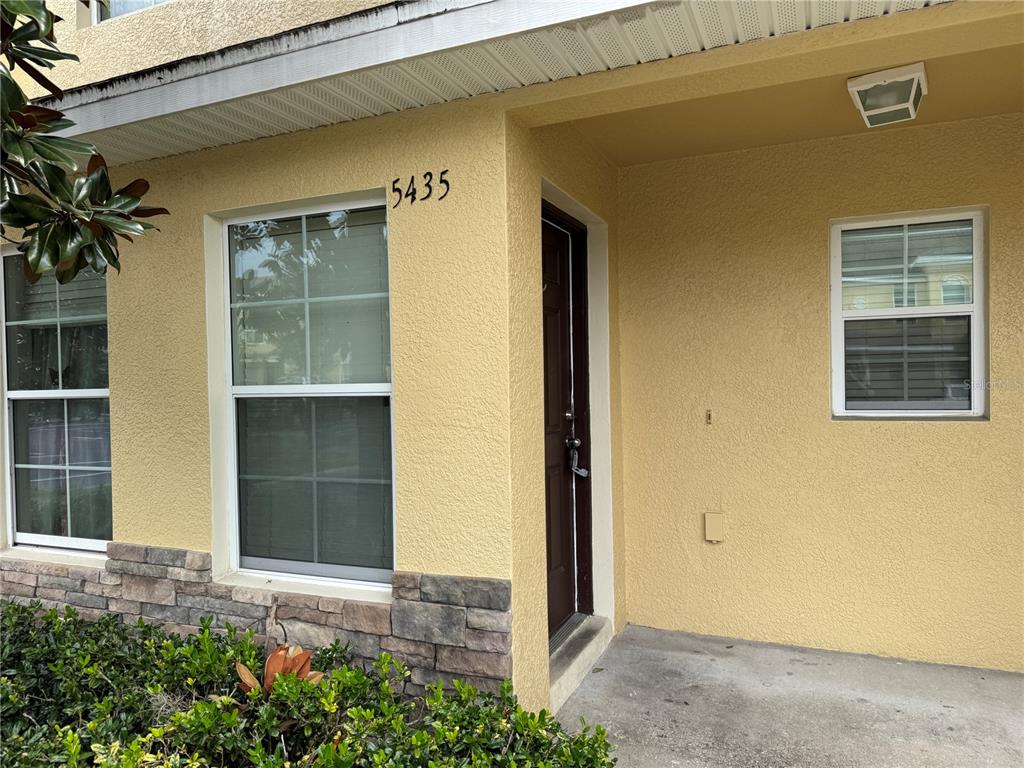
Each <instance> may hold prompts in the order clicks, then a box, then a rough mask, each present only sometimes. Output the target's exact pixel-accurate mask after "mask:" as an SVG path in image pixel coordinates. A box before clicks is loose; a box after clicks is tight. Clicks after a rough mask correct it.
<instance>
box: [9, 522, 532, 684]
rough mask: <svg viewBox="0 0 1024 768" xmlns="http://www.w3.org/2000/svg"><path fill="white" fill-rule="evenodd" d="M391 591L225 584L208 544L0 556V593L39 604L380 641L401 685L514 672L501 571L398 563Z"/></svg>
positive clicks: (374, 650) (89, 613) (268, 635)
mask: <svg viewBox="0 0 1024 768" xmlns="http://www.w3.org/2000/svg"><path fill="white" fill-rule="evenodd" d="M392 588H393V596H394V602H393V603H392V604H390V605H388V604H386V603H369V602H361V601H356V600H343V599H340V598H336V597H319V596H316V595H308V594H298V593H293V592H281V591H278V590H264V589H254V588H251V587H233V586H230V585H227V584H221V583H218V582H216V581H214V580H213V572H212V562H211V558H210V554H209V553H208V552H194V551H190V550H184V549H169V548H166V547H147V546H144V545H139V544H126V543H122V542H111V543H110V544H108V545H107V560H106V562H105V565H104V567H102V568H101V567H83V566H72V565H62V564H59V563H48V562H39V561H35V560H20V559H16V558H11V557H5V558H3V559H0V597H3V599H6V600H13V601H15V602H21V603H28V602H31V601H32V600H39V601H40V602H41V603H42V604H43V606H44V607H46V608H63V606H65V605H71V606H73V607H74V608H75V609H76V610H77V611H78V612H79V614H80V615H81V616H82V617H83V618H85V619H89V620H95V619H98V618H99V617H100V616H102V615H104V614H105V613H114V614H118V615H120V616H121V617H122V618H123V620H125V621H137V620H138V619H139V618H142V619H143V620H144V621H148V622H152V623H156V624H161V625H163V626H164V628H165V629H167V630H168V631H170V632H176V633H179V634H186V633H193V632H196V631H197V630H198V628H199V625H200V621H201V620H202V619H203V618H206V617H209V618H210V619H211V620H212V622H213V627H214V628H216V629H223V628H224V627H225V626H226V625H227V624H232V625H233V626H235V627H238V628H240V629H249V628H251V629H252V630H253V631H254V632H255V633H256V634H257V636H259V637H260V638H261V639H262V640H265V641H266V642H267V643H268V644H275V643H278V642H290V643H299V644H301V645H304V646H323V645H328V644H330V643H332V642H334V641H335V640H341V641H342V642H343V643H348V644H349V645H350V647H351V649H352V653H353V654H354V655H355V657H356V658H357V659H359V660H360V661H362V662H366V661H369V660H371V659H374V658H375V657H376V656H377V655H378V654H380V652H381V651H386V652H388V653H389V654H391V655H392V656H394V657H395V658H396V659H397V660H399V661H401V662H402V663H404V664H406V665H407V666H409V667H410V669H411V670H412V680H411V686H410V687H411V688H412V689H414V690H421V689H422V688H423V687H424V686H426V685H429V684H432V683H434V682H437V681H441V682H443V683H445V684H448V683H450V682H451V680H452V679H455V678H458V679H461V680H465V681H467V682H470V683H472V684H474V685H476V686H477V687H479V688H481V689H483V690H488V691H493V690H497V688H498V686H499V685H500V681H501V680H502V679H503V678H506V677H509V678H510V677H511V676H512V614H511V612H510V611H511V606H512V591H511V584H510V583H509V582H508V581H506V580H503V579H480V578H467V577H462V576H441V575H435V574H420V573H410V572H396V573H395V574H394V577H393V581H392Z"/></svg>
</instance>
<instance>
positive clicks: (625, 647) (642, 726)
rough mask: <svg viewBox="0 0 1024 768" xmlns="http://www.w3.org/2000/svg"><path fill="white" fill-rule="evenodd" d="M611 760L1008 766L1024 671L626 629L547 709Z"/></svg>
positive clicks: (715, 766) (1018, 739)
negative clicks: (606, 746)
mask: <svg viewBox="0 0 1024 768" xmlns="http://www.w3.org/2000/svg"><path fill="white" fill-rule="evenodd" d="M558 717H559V719H560V720H561V721H562V722H563V723H565V724H566V725H567V726H569V727H570V728H575V727H576V726H578V723H579V718H580V717H584V718H586V720H587V721H588V722H590V723H595V722H596V723H601V724H602V725H604V726H605V727H606V728H607V729H608V731H609V735H610V739H611V740H612V741H613V742H614V743H615V744H616V745H617V746H618V749H617V750H616V753H615V754H616V756H617V757H618V759H619V767H620V768H656V767H657V768H660V767H661V766H667V767H669V768H672V767H673V766H679V768H798V767H799V768H919V767H920V768H986V767H991V768H995V767H997V766H998V768H1021V766H1022V765H1024V751H1022V750H1024V676H1021V675H1015V674H1011V673H1008V672H991V671H988V670H982V669H971V668H968V667H947V666H940V665H936V664H921V663H917V662H907V661H897V660H894V659H881V658H876V657H873V656H857V655H853V654H846V653H833V652H830V651H813V650H806V649H802V648H792V647H787V646H780V645H768V644H762V643H750V642H744V641H741V640H728V639H724V638H717V637H702V636H697V635H690V634H685V633H682V632H666V631H661V630H653V629H648V628H646V627H633V626H631V627H628V628H627V629H626V630H625V631H624V632H623V633H622V634H620V635H619V636H618V637H616V638H615V639H614V640H613V641H612V644H611V646H610V647H609V649H608V650H607V651H606V652H605V654H604V655H603V656H602V657H601V658H600V659H599V660H598V662H597V664H596V665H595V666H594V668H593V671H592V672H591V673H590V674H589V675H587V678H586V680H585V681H584V682H583V684H582V685H581V686H580V687H579V689H577V691H576V692H575V693H574V694H573V695H572V696H571V697H570V698H569V700H568V701H567V702H566V703H565V705H564V706H563V707H562V709H561V710H560V711H559V713H558Z"/></svg>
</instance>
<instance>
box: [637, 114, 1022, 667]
mask: <svg viewBox="0 0 1024 768" xmlns="http://www.w3.org/2000/svg"><path fill="white" fill-rule="evenodd" d="M1022 135H1024V122H1022V120H1021V115H1020V114H1019V113H1018V114H1016V115H1011V116H1001V117H995V118H984V119H979V120H971V121H963V122H959V123H948V124H942V125H935V126H928V127H923V128H911V129H909V130H905V131H899V132H889V133H884V132H883V133H878V134H874V133H871V134H866V135H861V136H857V137H850V138H838V139H828V140H819V141H813V142H807V143H799V144H790V145H784V146H776V147H770V148H764V149H756V150H748V151H742V152H733V153H725V154H718V155H710V156H703V157H696V158H691V159H687V160H680V161H673V162H666V163H661V164H655V165H647V166H637V167H631V168H628V169H625V170H624V171H623V172H622V175H621V179H620V188H619V191H620V210H619V217H620V222H621V241H620V258H619V290H620V301H621V307H620V318H621V345H622V346H621V359H622V409H623V428H622V441H623V454H624V457H625V458H624V491H623V497H624V503H625V513H626V560H627V573H628V580H627V603H628V607H627V614H628V617H629V621H631V622H635V623H638V624H649V625H652V626H657V627H666V628H672V629H685V630H690V631H694V632H700V633H709V634H718V635H728V636H739V637H745V638H753V639H758V640H770V641H774V642H780V643H793V644H796V645H806V646H817V647H824V648H835V649H841V650H845V651H858V652H866V653H877V654H883V655H892V656H901V657H906V658H913V659H926V660H929V661H939V662H948V663H954V664H966V665H978V666H989V667H999V668H1005V669H1017V670H1019V669H1022V668H1024V305H1022V303H1021V296H1022V295H1024V261H1022V259H1021V257H1020V243H1021V242H1022V239H1024V182H1022V179H1024V143H1022V142H1021V136H1022ZM975 204H979V205H989V206H991V213H990V219H989V235H990V251H989V300H988V306H989V310H990V315H989V326H990V328H991V339H990V369H991V378H992V381H993V382H994V383H995V384H994V386H993V388H992V391H991V420H990V421H977V422H963V421H959V422H938V421H893V422H880V421H834V420H832V419H831V418H830V405H829V393H830V385H829V381H830V373H829V368H830V357H829V343H830V342H829V268H828V258H829V251H828V249H829V241H828V233H829V229H828V222H829V220H830V219H832V218H841V217H848V216H864V215H871V214H882V213H891V212H898V211H919V210H925V209H932V208H943V207H949V206H964V205H975ZM706 409H711V410H712V412H713V422H712V425H711V426H706V425H705V424H704V414H705V410H706ZM704 512H722V513H724V514H725V518H726V531H727V532H726V540H725V542H723V543H721V544H715V545H712V544H707V543H705V542H704V541H703V523H702V517H701V515H702V513H704Z"/></svg>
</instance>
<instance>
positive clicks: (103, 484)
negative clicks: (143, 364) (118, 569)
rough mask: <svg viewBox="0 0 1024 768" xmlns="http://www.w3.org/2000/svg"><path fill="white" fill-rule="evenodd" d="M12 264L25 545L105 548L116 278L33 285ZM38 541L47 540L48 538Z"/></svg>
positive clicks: (7, 352) (13, 386)
mask: <svg viewBox="0 0 1024 768" xmlns="http://www.w3.org/2000/svg"><path fill="white" fill-rule="evenodd" d="M21 261H22V260H21V257H20V256H8V257H4V258H3V270H4V297H3V301H4V307H5V310H6V314H5V328H4V340H5V342H6V343H5V344H4V350H3V351H4V355H3V356H4V358H5V359H4V361H3V362H4V364H5V365H6V366H7V380H8V384H9V388H10V391H9V393H8V398H9V408H10V413H11V426H12V436H11V444H12V449H13V450H12V454H13V459H14V500H15V542H16V543H19V542H21V543H37V544H46V545H60V546H78V544H77V543H75V542H64V541H60V540H54V541H49V540H47V539H46V538H45V537H51V536H53V537H62V538H64V537H72V538H73V539H84V540H90V541H94V542H96V543H88V542H86V543H83V544H81V546H87V547H89V548H93V549H102V548H103V545H102V541H105V540H109V539H110V536H111V503H110V487H111V483H110V478H111V475H110V411H109V405H108V402H109V401H108V399H107V386H108V384H107V382H108V376H107V325H106V312H107V302H106V280H105V278H104V277H103V276H102V275H97V274H96V273H94V272H91V271H88V272H83V273H81V274H80V275H78V276H77V277H76V278H75V279H74V280H73V281H72V282H71V283H69V284H67V285H58V284H57V282H56V281H55V280H54V279H53V276H52V275H44V276H43V277H42V278H41V279H39V280H38V281H37V282H36V283H29V282H28V281H27V280H26V279H25V276H24V273H23V272H22V265H21ZM38 537H44V538H42V539H40V538H38Z"/></svg>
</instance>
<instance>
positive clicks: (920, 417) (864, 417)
mask: <svg viewBox="0 0 1024 768" xmlns="http://www.w3.org/2000/svg"><path fill="white" fill-rule="evenodd" d="M991 420H992V418H991V417H990V416H985V415H982V416H978V415H974V414H964V415H962V416H961V415H954V414H949V415H945V414H923V413H913V414H901V413H894V414H891V415H889V414H886V415H884V416H883V415H880V414H856V413H844V414H836V413H834V414H832V421H952V422H956V423H960V422H964V421H991Z"/></svg>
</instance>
